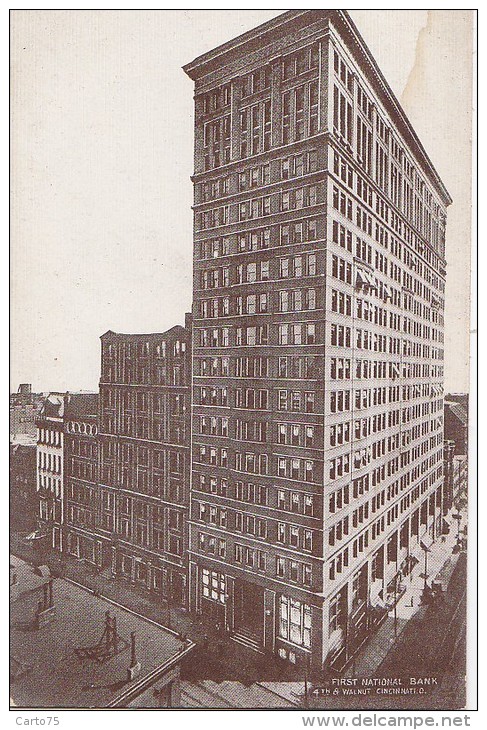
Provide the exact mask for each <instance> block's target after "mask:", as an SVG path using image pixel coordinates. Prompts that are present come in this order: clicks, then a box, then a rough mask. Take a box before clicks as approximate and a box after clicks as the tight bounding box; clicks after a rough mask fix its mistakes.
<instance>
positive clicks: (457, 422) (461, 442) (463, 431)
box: [445, 395, 468, 455]
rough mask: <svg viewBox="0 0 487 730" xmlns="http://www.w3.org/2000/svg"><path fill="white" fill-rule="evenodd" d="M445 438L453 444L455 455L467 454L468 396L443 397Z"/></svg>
mask: <svg viewBox="0 0 487 730" xmlns="http://www.w3.org/2000/svg"><path fill="white" fill-rule="evenodd" d="M445 440H447V441H453V442H454V444H455V455H464V454H468V396H467V395H447V396H446V398H445Z"/></svg>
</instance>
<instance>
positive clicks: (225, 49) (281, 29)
mask: <svg viewBox="0 0 487 730" xmlns="http://www.w3.org/2000/svg"><path fill="white" fill-rule="evenodd" d="M319 21H321V22H322V23H323V22H324V23H325V24H326V23H329V24H331V25H332V26H333V27H334V28H336V30H337V31H338V34H339V35H340V36H342V37H343V39H344V40H345V41H346V43H347V47H348V49H349V51H350V52H351V53H352V55H353V56H354V57H355V60H356V61H357V63H358V64H359V66H360V68H361V69H362V71H363V73H364V74H365V75H366V77H367V79H368V81H369V83H370V84H371V85H372V88H373V89H374V90H375V91H376V93H377V94H378V96H379V97H380V99H381V101H382V103H383V104H384V107H385V109H386V110H387V112H388V113H389V114H390V115H391V118H392V120H393V123H394V124H395V125H396V126H397V128H398V130H399V131H400V132H401V134H402V135H403V137H404V141H405V142H406V143H407V144H408V146H409V148H410V150H411V152H412V153H413V154H414V156H415V157H416V159H417V161H418V162H419V163H420V165H421V167H422V169H423V171H424V173H425V174H426V175H427V176H428V178H429V180H430V181H431V183H432V184H433V185H434V186H435V188H436V190H437V192H438V194H439V196H440V197H441V200H442V202H443V204H444V205H445V206H448V205H450V204H451V203H452V202H453V201H452V198H451V196H450V194H449V192H448V190H447V189H446V187H445V185H444V184H443V182H442V180H441V179H440V177H439V175H438V173H437V171H436V169H435V167H434V165H433V163H432V162H431V160H430V158H429V157H428V155H427V153H426V150H425V149H424V147H423V145H422V143H421V141H420V139H419V137H418V135H417V134H416V132H415V131H414V129H413V127H412V125H411V122H410V121H409V119H408V118H407V116H406V114H405V112H404V110H403V108H402V107H401V105H400V103H399V101H398V100H397V98H396V96H395V94H394V92H393V91H392V89H391V87H390V86H389V84H388V82H387V80H386V79H385V77H384V75H383V73H382V71H381V70H380V68H379V66H378V65H377V63H376V61H375V60H374V57H373V56H372V53H371V52H370V50H369V48H368V46H367V44H366V43H365V41H364V39H363V38H362V36H361V34H360V32H359V31H358V29H357V27H356V25H355V23H354V22H353V20H352V19H351V17H350V15H349V14H348V12H347V11H346V10H289V11H287V12H285V13H282V14H281V15H278V16H277V17H276V18H273V19H271V20H269V21H267V22H266V23H263V24H262V25H259V26H258V27H256V28H254V29H252V30H250V31H247V32H246V33H243V34H242V35H240V36H238V37H237V38H234V39H233V40H231V41H228V42H227V43H224V44H222V45H220V46H218V47H217V48H215V49H213V50H211V51H208V53H204V54H203V55H201V56H198V57H197V58H196V59H195V60H194V61H192V62H191V63H188V64H186V65H185V66H183V70H184V71H185V73H186V74H187V75H188V76H189V77H190V78H191V79H193V80H194V81H197V80H199V79H201V78H203V77H205V76H207V75H209V74H211V73H212V72H213V71H215V70H217V69H219V68H222V67H223V66H227V65H229V64H231V63H232V62H234V61H236V60H237V59H239V58H241V57H242V55H248V54H250V53H252V52H253V51H256V50H258V49H259V48H262V47H264V46H266V45H269V44H270V43H272V42H273V41H275V40H277V39H279V38H282V37H283V36H284V35H286V34H287V33H296V31H297V30H301V29H302V28H305V27H306V26H311V25H312V24H314V23H317V22H319Z"/></svg>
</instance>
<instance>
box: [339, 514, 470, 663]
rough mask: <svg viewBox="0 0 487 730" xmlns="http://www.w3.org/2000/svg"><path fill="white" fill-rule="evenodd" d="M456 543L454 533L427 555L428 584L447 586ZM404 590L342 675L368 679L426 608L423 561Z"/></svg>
mask: <svg viewBox="0 0 487 730" xmlns="http://www.w3.org/2000/svg"><path fill="white" fill-rule="evenodd" d="M456 542H457V535H456V530H454V529H453V528H452V529H450V533H449V534H448V535H445V536H444V539H443V538H439V539H438V540H437V541H436V542H435V543H434V544H433V545H432V547H431V551H430V552H429V553H428V566H427V572H428V584H429V585H431V583H432V582H433V581H435V580H438V579H441V582H442V584H443V585H445V586H446V585H448V583H449V580H450V577H451V575H452V573H453V571H454V569H455V566H456V564H457V561H458V558H459V556H460V553H456V554H453V553H452V550H453V547H454V545H455V544H456ZM404 582H405V584H406V591H405V593H404V594H403V595H402V596H401V598H400V599H399V601H398V603H397V606H396V617H397V620H395V619H394V610H391V611H389V613H388V616H387V618H386V619H385V621H384V622H383V623H382V624H381V626H380V627H379V629H378V630H377V631H376V632H375V633H374V634H373V635H372V636H371V637H370V639H369V640H368V641H367V642H366V644H365V645H364V647H363V648H362V649H361V650H360V651H359V652H358V653H357V655H356V656H355V658H354V659H353V661H352V662H351V665H350V666H349V667H348V668H347V670H346V671H345V672H344V676H347V677H350V676H355V677H370V676H373V675H374V674H375V672H376V671H377V669H378V668H379V666H380V665H381V664H382V662H383V661H384V659H385V658H386V656H387V654H388V653H389V652H390V650H391V649H392V647H393V646H394V644H395V643H396V641H397V639H398V637H399V636H400V635H401V633H402V632H403V631H404V629H405V628H406V626H407V624H408V621H409V620H410V619H411V618H412V617H413V616H416V617H417V618H421V616H422V614H424V613H425V611H426V606H424V605H422V604H421V595H422V592H423V588H424V562H423V561H420V562H419V563H417V564H416V565H415V566H414V568H413V570H412V571H411V574H410V575H409V576H408V578H407V579H405V581H404Z"/></svg>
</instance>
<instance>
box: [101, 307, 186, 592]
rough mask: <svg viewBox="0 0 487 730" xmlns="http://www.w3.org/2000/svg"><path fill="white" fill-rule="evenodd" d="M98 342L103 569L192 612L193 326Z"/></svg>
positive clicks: (108, 335) (106, 336) (111, 336)
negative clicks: (189, 581) (189, 583)
mask: <svg viewBox="0 0 487 730" xmlns="http://www.w3.org/2000/svg"><path fill="white" fill-rule="evenodd" d="M186 325H187V326H186V327H181V326H179V325H177V326H175V327H172V328H171V329H170V330H168V331H167V332H163V333H162V334H149V335H142V334H136V335H127V334H117V333H115V332H107V333H106V334H104V335H103V336H102V338H101V347H102V363H101V377H100V433H99V446H98V448H99V499H100V504H99V519H98V524H97V531H98V534H99V535H100V536H101V538H102V540H103V564H104V565H106V564H108V563H109V564H110V565H111V567H112V572H113V573H114V574H118V575H121V576H123V577H125V578H127V579H128V580H130V581H133V582H134V583H137V584H139V585H142V586H144V587H146V588H147V589H149V590H151V591H155V592H158V593H160V594H162V596H164V597H166V598H168V599H170V600H172V601H174V602H175V603H176V604H179V605H182V606H186V603H187V569H188V552H187V550H188V544H187V529H188V506H189V476H190V466H189V465H190V456H189V452H190V446H189V444H190V417H191V412H190V393H191V327H190V317H189V316H188V317H187V321H186Z"/></svg>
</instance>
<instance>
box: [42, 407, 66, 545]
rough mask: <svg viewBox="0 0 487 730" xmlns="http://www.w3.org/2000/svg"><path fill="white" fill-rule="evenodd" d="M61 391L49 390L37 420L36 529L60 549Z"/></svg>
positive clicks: (61, 511) (61, 479)
mask: <svg viewBox="0 0 487 730" xmlns="http://www.w3.org/2000/svg"><path fill="white" fill-rule="evenodd" d="M64 398H65V394H64V393H49V395H48V396H47V398H46V399H45V401H44V404H43V406H42V409H41V412H40V414H39V417H38V419H37V421H36V423H37V494H38V498H39V514H38V519H39V532H40V536H42V537H43V538H44V537H45V538H46V544H47V546H49V547H53V548H57V549H58V550H61V549H62V524H63V521H64V515H63V498H64V481H63V474H64Z"/></svg>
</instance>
